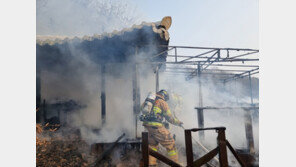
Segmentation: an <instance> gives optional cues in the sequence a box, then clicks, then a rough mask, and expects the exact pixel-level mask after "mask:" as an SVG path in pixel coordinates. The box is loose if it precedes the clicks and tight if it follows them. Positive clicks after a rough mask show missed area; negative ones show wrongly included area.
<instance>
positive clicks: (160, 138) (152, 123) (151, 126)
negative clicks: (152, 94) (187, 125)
mask: <svg viewBox="0 0 296 167" xmlns="http://www.w3.org/2000/svg"><path fill="white" fill-rule="evenodd" d="M156 96H157V97H156V100H155V102H154V106H153V108H152V111H150V113H149V114H148V115H150V116H148V117H150V119H147V120H144V121H143V125H144V127H145V129H146V130H147V131H148V134H149V137H148V143H149V147H150V148H151V149H152V150H154V151H158V148H159V144H161V145H162V146H163V147H164V148H166V150H167V154H168V157H169V158H170V159H171V160H173V161H175V162H178V152H177V149H176V147H175V140H174V138H173V136H172V135H171V133H170V132H169V131H168V129H166V128H165V127H164V125H163V123H162V120H163V118H165V119H166V120H167V121H168V122H170V123H172V124H174V125H179V124H180V123H181V122H180V121H179V120H178V119H176V118H175V117H174V116H173V115H172V113H171V111H170V108H169V106H168V104H167V102H166V101H165V100H164V97H163V96H161V95H159V94H157V95H156ZM149 165H150V166H153V165H157V159H156V158H155V157H153V156H151V155H149Z"/></svg>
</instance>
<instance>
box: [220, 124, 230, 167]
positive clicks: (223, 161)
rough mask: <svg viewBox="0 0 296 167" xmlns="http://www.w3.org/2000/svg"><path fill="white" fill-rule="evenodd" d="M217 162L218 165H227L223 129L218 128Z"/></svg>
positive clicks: (221, 166)
mask: <svg viewBox="0 0 296 167" xmlns="http://www.w3.org/2000/svg"><path fill="white" fill-rule="evenodd" d="M217 140H218V146H219V163H220V167H228V160H227V149H226V137H225V129H219V130H218V138H217Z"/></svg>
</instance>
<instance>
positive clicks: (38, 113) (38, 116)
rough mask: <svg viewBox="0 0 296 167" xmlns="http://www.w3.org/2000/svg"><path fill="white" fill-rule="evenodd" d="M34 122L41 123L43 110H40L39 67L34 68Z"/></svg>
mask: <svg viewBox="0 0 296 167" xmlns="http://www.w3.org/2000/svg"><path fill="white" fill-rule="evenodd" d="M36 109H38V111H37V113H36V122H37V123H42V122H43V120H42V119H43V110H42V109H41V70H40V67H39V66H38V65H37V66H36Z"/></svg>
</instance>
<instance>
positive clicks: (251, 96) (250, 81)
mask: <svg viewBox="0 0 296 167" xmlns="http://www.w3.org/2000/svg"><path fill="white" fill-rule="evenodd" d="M249 84H250V98H251V105H252V106H253V104H254V103H253V91H252V78H251V72H249Z"/></svg>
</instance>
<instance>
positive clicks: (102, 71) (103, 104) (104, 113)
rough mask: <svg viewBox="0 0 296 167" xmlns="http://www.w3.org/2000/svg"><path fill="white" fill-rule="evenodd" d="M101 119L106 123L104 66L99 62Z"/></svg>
mask: <svg viewBox="0 0 296 167" xmlns="http://www.w3.org/2000/svg"><path fill="white" fill-rule="evenodd" d="M101 77H102V78H101V120H102V125H105V123H106V66H105V65H104V64H101Z"/></svg>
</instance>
